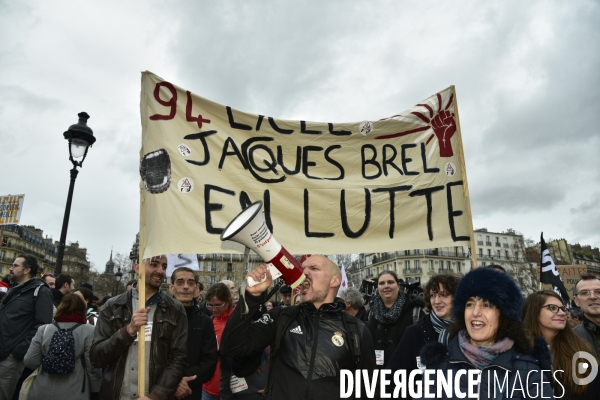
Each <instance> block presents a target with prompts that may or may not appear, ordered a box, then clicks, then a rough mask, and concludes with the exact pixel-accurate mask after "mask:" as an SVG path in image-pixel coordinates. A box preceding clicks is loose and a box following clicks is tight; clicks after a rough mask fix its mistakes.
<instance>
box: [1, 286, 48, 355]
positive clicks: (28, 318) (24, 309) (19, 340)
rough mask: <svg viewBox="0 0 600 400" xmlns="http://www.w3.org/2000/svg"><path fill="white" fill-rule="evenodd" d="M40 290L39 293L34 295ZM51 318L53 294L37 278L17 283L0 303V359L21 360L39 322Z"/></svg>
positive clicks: (45, 321)
mask: <svg viewBox="0 0 600 400" xmlns="http://www.w3.org/2000/svg"><path fill="white" fill-rule="evenodd" d="M36 291H37V296H35V294H36ZM51 322H52V294H51V293H50V288H49V287H48V285H47V284H46V283H45V282H44V281H42V280H41V279H38V278H31V279H30V280H28V281H27V282H25V283H22V284H20V285H17V286H14V287H13V288H11V289H10V290H9V291H8V294H7V295H6V296H4V298H3V299H2V302H1V303H0V361H2V360H4V359H6V358H7V357H8V356H9V355H11V354H12V356H13V357H14V358H16V359H17V360H22V359H23V357H25V354H26V353H27V349H29V345H30V344H31V339H33V337H34V336H35V334H36V332H37V329H38V327H40V325H44V324H49V323H51Z"/></svg>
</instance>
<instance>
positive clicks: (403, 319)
mask: <svg viewBox="0 0 600 400" xmlns="http://www.w3.org/2000/svg"><path fill="white" fill-rule="evenodd" d="M424 306H425V303H424V302H423V299H421V298H416V299H408V297H407V301H406V303H404V307H403V308H402V311H401V313H400V317H399V318H398V319H397V320H396V322H394V323H391V324H382V323H381V322H379V321H377V320H376V319H375V316H374V315H373V313H372V312H371V313H370V316H369V321H368V322H367V326H368V327H369V331H370V332H371V336H373V342H374V344H375V350H383V351H384V353H383V355H384V364H383V365H378V366H377V367H378V368H388V364H389V362H390V358H391V357H392V354H394V351H395V350H396V347H397V346H398V343H400V339H402V335H404V331H405V330H406V328H408V327H409V326H411V325H412V324H413V309H414V308H415V307H421V308H423V307H424ZM423 316H425V312H423V310H421V311H420V314H419V318H422V317H423Z"/></svg>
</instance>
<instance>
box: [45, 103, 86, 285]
mask: <svg viewBox="0 0 600 400" xmlns="http://www.w3.org/2000/svg"><path fill="white" fill-rule="evenodd" d="M77 116H78V117H79V122H78V123H76V124H75V125H71V126H70V127H69V130H68V131H66V132H65V133H64V137H65V139H67V141H68V142H69V160H71V162H72V163H73V169H72V170H71V184H70V185H69V194H68V196H67V205H66V207H65V217H64V219H63V225H62V230H61V232H60V242H59V243H58V253H57V254H56V268H55V269H54V273H55V275H58V274H60V273H61V272H62V264H63V256H64V254H65V241H66V240H67V228H68V226H69V215H70V214H71V201H72V200H73V188H74V187H75V179H76V178H77V174H78V173H79V171H78V170H77V167H81V166H82V165H83V160H85V156H87V152H88V149H89V147H90V146H91V145H93V144H94V142H95V141H96V138H95V137H94V132H93V131H92V129H91V128H90V127H89V126H87V120H88V118H90V116H89V115H88V113H86V112H80V113H79V114H77ZM78 159H81V160H80V161H78Z"/></svg>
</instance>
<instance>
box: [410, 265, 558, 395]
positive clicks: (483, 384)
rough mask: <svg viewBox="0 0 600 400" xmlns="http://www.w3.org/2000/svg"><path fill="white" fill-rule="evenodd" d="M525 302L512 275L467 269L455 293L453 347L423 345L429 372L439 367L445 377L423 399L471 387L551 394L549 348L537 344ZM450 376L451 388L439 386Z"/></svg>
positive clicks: (484, 390) (494, 392)
mask: <svg viewBox="0 0 600 400" xmlns="http://www.w3.org/2000/svg"><path fill="white" fill-rule="evenodd" d="M522 306H523V296H522V295H521V290H520V289H519V288H518V286H517V285H516V284H515V282H514V281H513V280H512V278H511V277H510V276H508V275H507V274H505V273H502V272H498V271H495V270H493V269H490V268H477V269H474V270H472V271H471V272H469V273H468V274H466V275H465V276H464V277H463V278H462V279H461V280H460V282H459V284H458V287H457V289H456V292H455V294H454V301H453V304H452V312H453V314H454V317H455V321H454V322H452V324H450V336H449V338H450V342H449V344H448V346H445V345H444V344H443V343H439V342H436V343H429V344H427V345H426V346H425V347H423V349H422V350H421V355H420V357H421V362H422V363H423V364H424V365H425V369H426V371H424V373H425V374H426V375H428V374H429V373H430V371H429V370H434V371H433V372H434V374H444V376H445V378H443V379H440V377H438V378H436V377H435V376H433V377H432V378H433V379H431V378H430V381H429V382H431V381H433V385H431V384H429V383H428V384H427V386H428V387H427V389H425V387H423V390H422V392H421V395H422V396H420V397H418V398H424V397H425V393H437V394H438V396H436V398H438V399H458V398H464V397H465V394H466V393H472V392H475V393H477V394H478V397H479V398H495V399H498V398H500V399H507V398H511V399H531V398H535V399H539V398H543V397H545V398H552V397H553V392H552V387H551V386H550V380H551V379H552V377H551V376H550V373H549V372H547V373H544V372H543V371H542V370H544V369H546V370H547V369H548V367H549V364H550V352H549V351H548V348H547V347H546V346H545V344H544V343H543V341H541V340H538V341H536V343H535V345H534V346H532V343H531V341H530V339H529V337H528V335H527V333H526V332H525V328H524V327H523V323H522V322H521V309H522ZM472 370H479V371H480V372H479V373H478V378H477V377H476V379H475V381H472V378H469V377H468V375H469V374H470V373H469V372H470V371H472ZM450 376H451V379H452V383H453V384H452V385H451V387H452V390H451V391H450V393H449V392H448V391H447V390H443V388H442V387H440V388H438V387H436V385H437V383H439V382H442V381H443V380H444V379H446V380H447V379H448V377H450ZM427 381H428V380H427V379H424V381H423V382H424V385H423V386H425V383H426V382H427ZM469 381H470V382H469ZM498 383H499V384H498ZM474 385H476V386H477V387H474ZM432 386H433V387H432ZM515 387H517V388H520V389H519V390H515V389H514V388H515ZM438 389H441V390H440V392H438ZM461 393H462V396H461ZM440 394H441V396H440Z"/></svg>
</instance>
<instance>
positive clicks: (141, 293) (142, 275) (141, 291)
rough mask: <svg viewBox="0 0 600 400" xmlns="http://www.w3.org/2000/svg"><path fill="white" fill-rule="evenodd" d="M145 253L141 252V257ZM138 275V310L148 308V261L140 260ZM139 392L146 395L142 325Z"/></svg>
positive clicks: (139, 349)
mask: <svg viewBox="0 0 600 400" xmlns="http://www.w3.org/2000/svg"><path fill="white" fill-rule="evenodd" d="M142 254H143V253H141V252H140V257H141V255H142ZM138 271H139V276H138V285H137V288H138V299H139V300H138V310H139V309H144V308H146V307H145V306H146V263H145V262H144V260H141V261H140V262H139V268H138ZM137 347H138V394H139V397H144V395H145V393H144V390H145V380H146V327H145V326H144V325H142V326H140V328H139V330H138V346H137Z"/></svg>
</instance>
